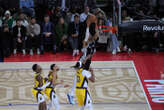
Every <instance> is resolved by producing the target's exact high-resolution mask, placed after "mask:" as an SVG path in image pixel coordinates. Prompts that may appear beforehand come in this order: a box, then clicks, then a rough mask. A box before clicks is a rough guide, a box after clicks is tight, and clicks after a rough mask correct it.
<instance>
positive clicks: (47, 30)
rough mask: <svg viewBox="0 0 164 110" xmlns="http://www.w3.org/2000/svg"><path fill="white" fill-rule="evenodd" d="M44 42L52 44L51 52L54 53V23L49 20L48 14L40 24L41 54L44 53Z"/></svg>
mask: <svg viewBox="0 0 164 110" xmlns="http://www.w3.org/2000/svg"><path fill="white" fill-rule="evenodd" d="M46 44H52V46H53V52H54V53H56V37H55V35H54V25H53V23H52V22H51V21H50V17H49V16H48V15H45V16H44V22H43V24H42V33H41V54H43V53H44V46H45V45H46Z"/></svg>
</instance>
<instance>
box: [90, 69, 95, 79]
mask: <svg viewBox="0 0 164 110" xmlns="http://www.w3.org/2000/svg"><path fill="white" fill-rule="evenodd" d="M89 71H90V73H91V77H90V78H89V80H90V81H91V82H95V74H94V71H93V69H92V68H90V69H89Z"/></svg>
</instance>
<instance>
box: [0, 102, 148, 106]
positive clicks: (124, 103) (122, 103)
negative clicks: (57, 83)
mask: <svg viewBox="0 0 164 110" xmlns="http://www.w3.org/2000/svg"><path fill="white" fill-rule="evenodd" d="M93 104H95V105H108V104H110V105H111V104H115V105H118V104H119V105H127V104H146V105H147V103H143V102H131V103H128V102H120V103H93ZM37 105H38V104H11V105H0V107H10V106H37ZM47 105H49V104H47ZM60 105H71V104H68V103H60ZM75 105H78V104H77V103H76V104H75Z"/></svg>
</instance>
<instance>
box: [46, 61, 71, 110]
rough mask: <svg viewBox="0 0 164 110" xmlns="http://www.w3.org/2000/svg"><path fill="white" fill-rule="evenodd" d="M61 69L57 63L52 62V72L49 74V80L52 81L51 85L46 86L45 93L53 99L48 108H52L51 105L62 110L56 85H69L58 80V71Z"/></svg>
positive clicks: (57, 109)
mask: <svg viewBox="0 0 164 110" xmlns="http://www.w3.org/2000/svg"><path fill="white" fill-rule="evenodd" d="M58 71H59V67H58V66H57V65H56V64H52V65H51V66H50V72H49V74H48V81H49V82H50V85H49V86H48V87H46V89H45V94H46V95H47V96H48V98H49V99H50V100H51V102H50V105H49V107H48V110H50V109H51V107H53V108H54V107H55V108H56V110H60V105H59V100H58V97H57V95H56V92H55V90H54V89H55V86H62V87H69V86H68V85H63V82H62V81H61V82H59V83H58V82H57V79H58V76H57V72H58Z"/></svg>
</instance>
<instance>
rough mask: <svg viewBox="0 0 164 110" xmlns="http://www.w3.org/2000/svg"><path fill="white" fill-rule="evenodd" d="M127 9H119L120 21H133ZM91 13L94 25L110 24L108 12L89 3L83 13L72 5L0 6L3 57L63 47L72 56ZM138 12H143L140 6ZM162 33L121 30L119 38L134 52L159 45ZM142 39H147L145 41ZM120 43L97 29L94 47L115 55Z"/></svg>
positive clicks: (110, 17)
mask: <svg viewBox="0 0 164 110" xmlns="http://www.w3.org/2000/svg"><path fill="white" fill-rule="evenodd" d="M128 10H129V9H127V8H123V11H122V19H123V22H125V21H126V20H135V18H134V16H133V15H132V16H131V14H130V13H129V11H128ZM91 13H92V14H95V15H96V16H97V18H98V26H101V25H108V26H112V13H108V15H106V13H105V12H104V11H103V10H101V9H100V8H92V9H90V7H89V6H85V8H84V10H83V12H80V11H79V10H77V9H76V8H74V9H71V10H68V9H65V10H63V9H62V8H60V7H59V6H57V7H55V8H53V7H51V8H48V9H45V10H43V9H42V8H40V9H34V8H32V7H31V6H30V7H29V8H27V7H20V8H19V9H8V10H3V9H2V8H0V35H1V37H0V39H1V43H2V45H3V46H1V47H3V48H2V49H3V53H4V56H6V57H8V56H10V55H11V54H14V55H15V54H17V53H18V52H22V53H23V54H24V55H25V54H30V55H33V54H34V52H36V53H37V54H44V52H45V51H51V52H53V53H54V54H56V53H57V52H62V51H67V50H72V55H73V56H76V55H79V52H80V50H81V48H82V43H83V39H84V36H85V34H84V33H85V20H86V19H87V16H88V15H89V14H91ZM139 13H140V14H143V11H142V9H140V11H139ZM149 13H150V12H149ZM134 35H135V37H134ZM162 35H163V33H159V32H155V33H153V34H152V33H149V36H148V35H147V33H146V34H145V33H142V34H141V33H124V34H122V35H121V37H120V38H119V40H121V41H122V45H123V47H124V48H123V49H124V50H125V51H133V50H135V51H138V50H142V49H143V48H145V47H146V46H148V47H149V48H151V49H152V48H153V47H154V45H155V47H160V46H163V45H162V44H161V41H164V40H163V38H162V37H161V36H162ZM150 36H151V37H150ZM147 37H148V38H147ZM145 39H149V40H147V42H146V43H145V42H144V41H146V40H145ZM154 41H156V42H154ZM120 45H121V44H120V42H119V41H118V40H117V35H116V34H113V33H112V32H110V31H109V32H104V31H101V30H100V31H99V39H98V40H97V45H96V46H97V48H100V49H102V48H101V47H104V49H106V50H107V51H111V52H112V53H113V54H116V53H117V52H120V48H119V47H120Z"/></svg>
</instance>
